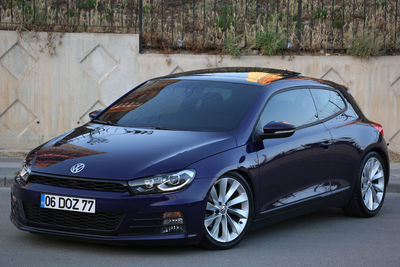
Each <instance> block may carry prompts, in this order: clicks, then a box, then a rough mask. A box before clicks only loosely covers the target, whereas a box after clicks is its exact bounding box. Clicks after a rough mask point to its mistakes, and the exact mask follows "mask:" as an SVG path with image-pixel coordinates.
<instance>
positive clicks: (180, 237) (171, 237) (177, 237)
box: [10, 215, 200, 245]
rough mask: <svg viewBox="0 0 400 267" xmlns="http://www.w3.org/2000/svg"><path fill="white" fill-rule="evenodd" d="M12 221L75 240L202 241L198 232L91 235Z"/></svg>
mask: <svg viewBox="0 0 400 267" xmlns="http://www.w3.org/2000/svg"><path fill="white" fill-rule="evenodd" d="M10 220H11V222H12V223H13V224H14V225H15V226H16V227H17V228H18V229H20V230H23V231H28V232H32V233H40V234H46V235H52V236H53V235H54V236H59V237H60V236H61V237H65V238H72V239H75V240H78V239H80V240H82V239H83V240H87V241H97V242H107V243H110V242H111V243H121V244H124V243H128V244H132V243H140V244H149V245H150V244H151V245H156V244H160V245H162V244H163V242H165V243H168V244H173V243H176V244H197V243H199V241H200V237H199V236H198V235H197V234H191V235H187V234H186V233H181V234H164V235H151V236H143V235H142V236H129V235H122V236H102V235H91V234H82V233H73V232H65V231H59V230H48V229H43V228H36V227H31V226H27V225H23V224H21V223H20V222H18V220H16V218H14V216H12V215H10Z"/></svg>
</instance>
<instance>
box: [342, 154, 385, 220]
mask: <svg viewBox="0 0 400 267" xmlns="http://www.w3.org/2000/svg"><path fill="white" fill-rule="evenodd" d="M386 182H387V170H386V169H385V165H384V161H383V159H382V157H381V156H380V155H379V154H378V153H376V152H370V153H368V154H367V155H366V156H365V157H364V159H363V161H362V163H361V167H360V171H359V175H358V177H357V180H356V185H355V187H354V191H353V197H352V199H351V201H350V203H349V204H348V205H347V206H346V207H345V208H344V210H345V212H346V213H348V214H350V215H356V216H359V217H373V216H375V215H376V214H378V212H379V210H380V209H381V207H382V205H383V201H384V199H385V192H386Z"/></svg>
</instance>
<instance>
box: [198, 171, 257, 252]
mask: <svg viewBox="0 0 400 267" xmlns="http://www.w3.org/2000/svg"><path fill="white" fill-rule="evenodd" d="M223 192H225V193H223ZM253 213H254V200H253V194H252V192H251V190H250V186H249V184H248V183H247V181H246V180H245V179H244V178H243V177H242V176H241V175H240V174H238V173H235V172H231V173H227V174H225V175H223V176H222V177H220V178H218V179H217V180H216V181H215V183H214V184H213V185H212V186H211V189H210V191H209V193H208V195H207V204H206V208H205V216H204V220H203V230H204V236H203V239H202V241H201V245H202V246H204V247H206V248H209V249H229V248H232V247H234V246H236V245H237V244H238V243H239V242H240V241H241V240H242V239H243V237H244V236H245V234H246V232H247V231H248V229H249V227H250V224H251V221H252V219H253Z"/></svg>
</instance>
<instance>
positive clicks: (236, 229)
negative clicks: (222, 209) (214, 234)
mask: <svg viewBox="0 0 400 267" xmlns="http://www.w3.org/2000/svg"><path fill="white" fill-rule="evenodd" d="M226 217H227V219H228V223H229V225H230V226H231V227H232V230H233V232H235V233H236V234H238V235H239V234H240V233H241V232H242V226H241V225H240V224H239V223H237V222H235V221H234V220H233V219H232V218H231V216H229V214H227V215H226Z"/></svg>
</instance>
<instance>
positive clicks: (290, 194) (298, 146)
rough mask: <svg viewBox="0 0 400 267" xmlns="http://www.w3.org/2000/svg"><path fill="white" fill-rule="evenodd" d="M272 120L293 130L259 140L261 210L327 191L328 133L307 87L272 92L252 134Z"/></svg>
mask: <svg viewBox="0 0 400 267" xmlns="http://www.w3.org/2000/svg"><path fill="white" fill-rule="evenodd" d="M271 121H284V122H288V123H291V124H293V125H295V126H296V130H295V133H294V134H293V135H292V136H290V137H285V138H268V139H263V140H259V142H261V144H260V147H261V148H260V150H259V151H258V152H257V155H258V158H259V162H260V165H259V175H260V183H261V188H260V191H261V192H260V195H261V197H260V200H261V203H260V207H261V210H262V211H266V210H270V209H275V208H278V207H282V206H286V205H291V204H294V203H298V202H301V201H303V200H306V199H309V198H311V197H313V196H316V195H319V194H322V193H326V192H328V191H329V190H330V183H329V173H328V172H329V171H328V168H329V157H328V156H327V150H329V144H330V142H331V136H330V134H329V132H328V130H327V129H326V127H325V126H324V125H323V124H322V123H320V122H319V120H318V115H317V111H316V108H315V105H314V102H313V99H312V96H311V93H310V90H309V89H307V88H304V89H289V90H284V91H280V92H278V93H275V94H274V95H272V96H271V97H270V98H269V100H268V102H267V104H266V106H265V108H264V110H263V112H262V114H261V116H260V119H259V121H258V123H257V126H256V130H255V134H256V135H257V134H259V133H261V132H262V129H263V127H264V125H266V124H267V123H269V122H271ZM324 144H325V145H324Z"/></svg>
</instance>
